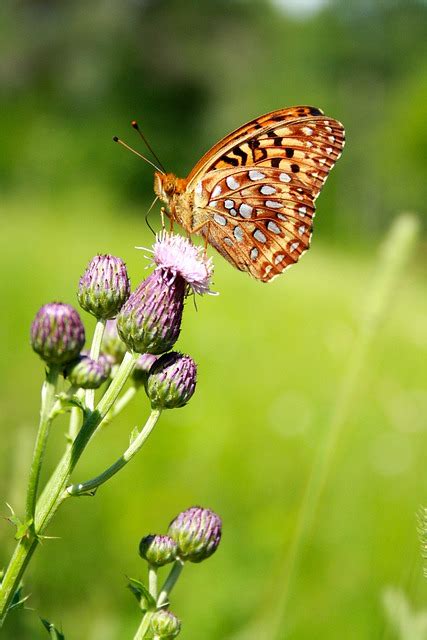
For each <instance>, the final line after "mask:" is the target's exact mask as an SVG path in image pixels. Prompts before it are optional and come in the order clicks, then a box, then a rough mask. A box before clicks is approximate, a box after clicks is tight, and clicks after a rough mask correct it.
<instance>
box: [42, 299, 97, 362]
mask: <svg viewBox="0 0 427 640" xmlns="http://www.w3.org/2000/svg"><path fill="white" fill-rule="evenodd" d="M84 343H85V329H84V326H83V323H82V321H81V319H80V316H79V314H78V312H77V311H76V309H74V307H72V306H71V305H69V304H64V303H62V302H51V303H49V304H45V305H44V306H43V307H41V308H40V309H39V311H38V312H37V314H36V317H35V318H34V320H33V322H32V325H31V346H32V348H33V349H34V351H35V352H36V353H38V354H39V356H40V357H41V358H42V359H43V360H45V361H46V362H47V363H48V364H60V365H61V364H67V362H70V361H71V360H75V358H76V357H77V356H78V355H79V353H80V351H81V349H82V348H83V345H84Z"/></svg>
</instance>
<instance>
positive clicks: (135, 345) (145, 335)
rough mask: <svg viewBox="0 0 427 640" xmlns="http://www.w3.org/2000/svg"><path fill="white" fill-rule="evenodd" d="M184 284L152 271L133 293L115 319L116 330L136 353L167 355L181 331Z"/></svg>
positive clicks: (173, 277) (181, 279)
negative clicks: (166, 352)
mask: <svg viewBox="0 0 427 640" xmlns="http://www.w3.org/2000/svg"><path fill="white" fill-rule="evenodd" d="M185 288H186V283H185V281H184V280H183V278H181V277H180V276H178V275H177V276H173V275H172V274H171V273H170V272H169V271H164V270H163V269H162V270H155V271H153V273H151V274H150V275H149V276H148V278H146V279H145V280H144V281H143V282H142V283H141V284H140V285H139V287H138V288H137V289H136V291H134V292H133V293H132V294H131V295H130V297H129V298H128V300H127V301H126V302H125V304H124V305H123V307H122V309H121V311H120V313H119V315H118V316H117V329H118V332H119V335H120V337H121V339H122V340H123V342H124V343H125V344H126V346H127V347H128V349H130V350H131V351H135V352H136V353H153V354H160V353H164V352H165V351H169V349H171V348H172V347H173V345H174V344H175V342H176V341H177V339H178V336H179V332H180V330H181V320H182V311H183V308H184V297H185Z"/></svg>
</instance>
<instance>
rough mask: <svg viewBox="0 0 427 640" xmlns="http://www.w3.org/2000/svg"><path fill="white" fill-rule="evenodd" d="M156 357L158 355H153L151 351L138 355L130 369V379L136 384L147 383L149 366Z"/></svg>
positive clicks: (157, 357)
mask: <svg viewBox="0 0 427 640" xmlns="http://www.w3.org/2000/svg"><path fill="white" fill-rule="evenodd" d="M158 359H159V356H154V355H153V354H152V353H143V354H142V355H140V356H139V358H138V360H137V361H136V362H135V367H134V369H133V371H132V380H133V381H134V383H135V385H136V386H139V385H141V384H144V385H145V384H146V383H147V380H148V374H149V373H150V370H151V367H152V366H153V364H154V363H155V362H156V361H157V360H158Z"/></svg>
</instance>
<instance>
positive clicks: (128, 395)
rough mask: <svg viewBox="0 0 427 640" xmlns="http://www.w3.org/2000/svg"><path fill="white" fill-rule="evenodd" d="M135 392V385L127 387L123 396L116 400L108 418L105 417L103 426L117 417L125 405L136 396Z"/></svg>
mask: <svg viewBox="0 0 427 640" xmlns="http://www.w3.org/2000/svg"><path fill="white" fill-rule="evenodd" d="M137 391H138V389H137V387H135V385H132V386H131V387H129V389H126V391H125V392H124V394H123V395H122V396H121V397H120V398H119V399H118V400H117V402H116V403H115V405H114V407H113V408H112V409H111V411H110V413H109V414H108V416H106V418H105V420H104V424H105V423H108V422H110V421H111V420H113V418H115V417H116V416H118V415H119V413H121V412H122V411H123V409H124V408H125V407H126V405H127V404H129V402H130V401H131V400H132V398H133V397H134V396H135V395H136V393H137Z"/></svg>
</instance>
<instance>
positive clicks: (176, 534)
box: [168, 507, 222, 562]
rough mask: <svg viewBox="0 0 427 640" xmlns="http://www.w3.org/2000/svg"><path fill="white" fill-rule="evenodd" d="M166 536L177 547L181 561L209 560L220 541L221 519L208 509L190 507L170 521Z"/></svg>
mask: <svg viewBox="0 0 427 640" xmlns="http://www.w3.org/2000/svg"><path fill="white" fill-rule="evenodd" d="M168 534H169V535H170V536H171V538H173V539H174V540H175V542H176V543H177V545H178V555H179V557H180V558H181V559H182V560H189V561H190V562H201V561H202V560H205V559H206V558H209V556H211V555H212V554H213V553H214V552H215V551H216V550H217V548H218V545H219V543H220V541H221V534H222V522H221V518H220V517H219V516H218V515H217V514H216V513H214V512H213V511H211V510H210V509H202V507H191V508H190V509H187V510H186V511H182V512H181V513H180V514H178V515H177V517H176V518H175V519H174V520H172V522H171V523H170V525H169V529H168Z"/></svg>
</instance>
